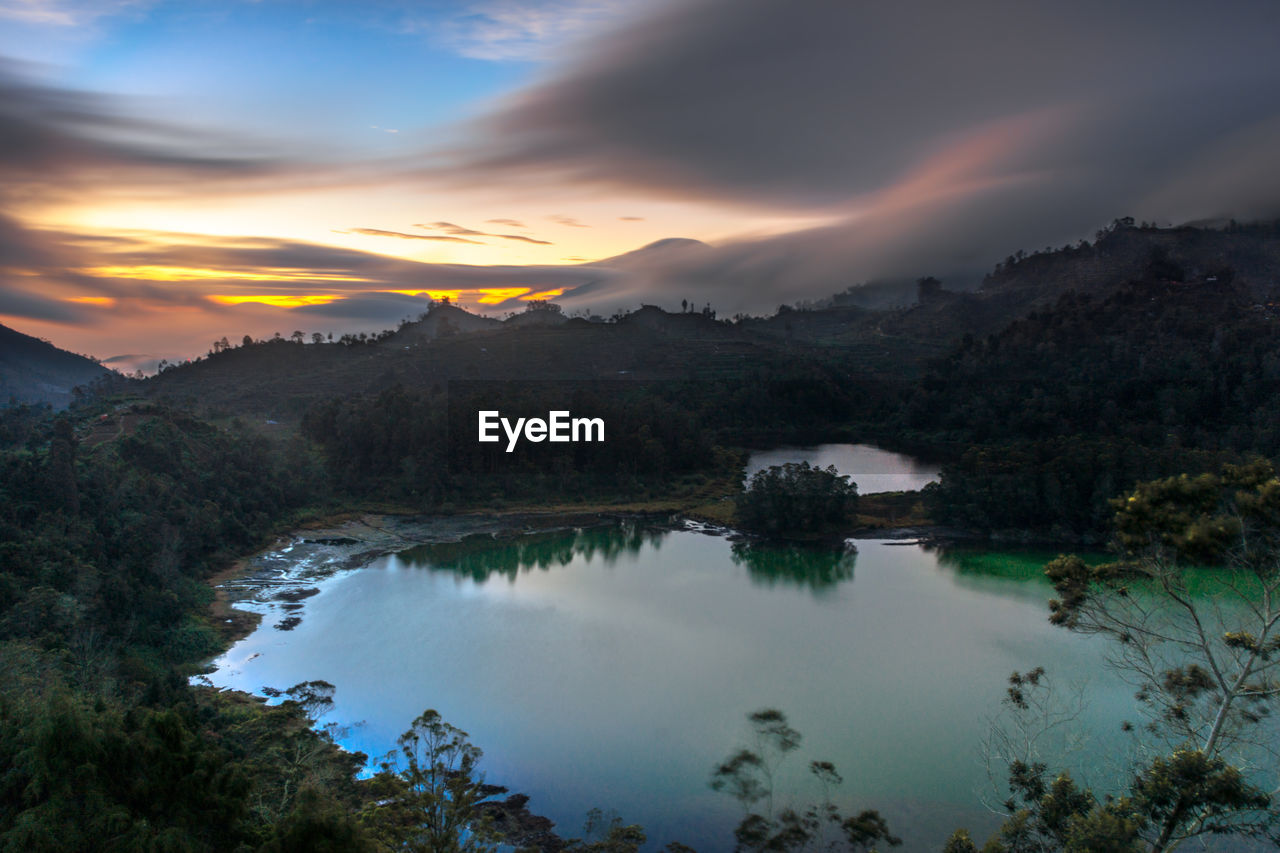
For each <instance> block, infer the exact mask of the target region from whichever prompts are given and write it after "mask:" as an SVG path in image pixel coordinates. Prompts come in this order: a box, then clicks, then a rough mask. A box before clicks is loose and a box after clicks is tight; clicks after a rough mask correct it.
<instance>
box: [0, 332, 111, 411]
mask: <svg viewBox="0 0 1280 853" xmlns="http://www.w3.org/2000/svg"><path fill="white" fill-rule="evenodd" d="M110 372H111V371H109V370H108V369H107V368H105V367H103V366H102V365H101V364H98V363H97V362H96V361H93V360H91V359H88V358H85V357H84V356H82V355H76V354H75V353H72V352H67V351H66V350H62V349H58V348H57V347H55V346H54V345H53V344H51V343H49V342H48V341H42V340H40V339H39V338H33V337H31V336H30V335H24V334H22V333H21V332H18V331H15V330H13V329H10V328H9V327H8V326H0V406H3V405H7V404H8V403H9V402H10V401H14V402H18V403H48V404H49V405H51V406H53V407H54V408H55V409H61V408H65V407H66V406H67V405H68V404H69V403H70V402H71V398H72V389H73V388H75V387H76V386H79V385H88V384H89V383H90V382H92V381H93V380H95V379H97V378H99V377H101V376H105V375H106V374H108V373H110Z"/></svg>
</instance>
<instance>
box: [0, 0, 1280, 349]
mask: <svg viewBox="0 0 1280 853" xmlns="http://www.w3.org/2000/svg"><path fill="white" fill-rule="evenodd" d="M1228 2H1232V3H1235V2H1240V3H1242V9H1241V11H1240V14H1223V13H1222V12H1221V10H1220V9H1211V8H1209V7H1208V6H1207V5H1206V6H1203V7H1200V6H1196V5H1194V4H1192V5H1190V6H1187V7H1185V8H1183V7H1178V8H1177V9H1170V8H1167V6H1166V5H1158V4H1155V3H1154V0H1139V2H1138V3H1137V5H1136V6H1135V7H1133V8H1129V9H1127V10H1126V11H1124V12H1123V13H1119V12H1114V11H1111V10H1109V9H1104V8H1102V7H1098V8H1093V7H1091V6H1090V7H1089V8H1083V9H1079V10H1077V13H1076V14H1073V15H1069V16H1064V15H1061V14H1059V13H1057V12H1055V11H1053V10H1050V9H1047V8H1045V7H1042V6H1041V5H1039V4H1011V5H1010V6H1009V7H1008V8H1006V7H1004V6H1001V7H1000V9H999V10H998V13H997V14H996V18H997V19H999V20H1001V21H1003V22H1004V24H1003V26H1004V29H999V30H997V29H991V28H987V27H983V26H982V25H981V24H980V23H979V20H980V19H979V16H975V15H972V14H965V13H964V12H962V11H960V10H959V9H958V8H955V7H952V6H949V5H947V4H941V3H924V4H923V5H921V6H920V7H919V8H916V4H914V3H908V4H888V5H883V4H871V5H867V4H828V3H821V2H814V3H812V4H810V5H807V6H805V9H804V14H795V13H794V12H789V11H786V10H784V9H783V7H781V6H779V5H777V4H770V3H768V2H763V0H705V2H703V1H702V0H700V2H696V3H695V2H689V0H672V2H669V3H667V2H664V3H655V4H627V3H621V2H619V3H616V4H615V3H614V2H605V3H599V2H597V0H563V2H561V0H555V2H551V0H501V2H492V3H490V2H488V0H485V2H481V3H473V2H469V0H467V2H464V0H442V1H441V2H439V3H429V4H411V7H412V8H411V7H410V6H404V5H403V4H376V3H375V4H362V5H359V6H356V5H352V4H348V3H343V2H337V0H317V2H314V3H307V4H302V5H296V4H260V3H233V4H230V5H226V6H224V5H222V4H203V3H195V4H191V3H177V2H173V0H143V2H129V3H99V2H96V1H95V2H90V0H57V2H53V1H52V0H39V2H35V0H32V2H27V3H22V4H19V6H21V7H22V8H23V9H25V10H26V11H25V12H24V13H23V14H20V15H18V16H17V17H13V16H9V17H7V18H6V19H5V26H4V27H3V28H0V61H2V60H4V59H5V58H6V57H7V58H8V59H9V60H10V62H8V63H7V64H0V87H2V88H4V91H5V93H6V94H5V97H4V99H3V101H2V102H0V132H2V134H0V135H2V136H3V138H4V139H5V140H12V144H10V145H8V146H7V147H5V146H0V147H2V148H4V150H3V151H0V205H2V207H0V274H2V276H0V282H3V284H2V286H0V323H2V324H4V325H8V326H12V327H14V328H17V329H19V330H23V331H28V332H30V333H34V334H39V335H41V336H43V337H47V338H48V339H49V340H51V341H53V342H54V343H55V344H57V345H59V346H63V347H67V348H70V349H72V350H76V351H80V352H90V353H91V354H93V355H95V356H98V357H100V358H104V359H107V358H111V357H113V356H116V355H120V354H130V355H133V354H136V353H134V350H136V349H137V348H138V346H139V345H138V342H139V341H151V342H152V343H153V344H154V348H155V349H156V350H162V352H157V353H150V354H149V355H148V358H150V357H151V356H155V357H156V358H158V357H159V356H160V355H163V356H164V357H165V358H167V359H169V360H170V361H172V360H174V359H176V358H190V357H193V356H195V355H199V354H200V353H202V352H204V351H205V349H206V342H207V341H208V340H214V339H220V338H221V337H223V336H224V335H230V336H234V337H237V338H238V337H240V336H241V335H242V334H243V333H244V332H245V331H251V332H253V333H254V334H258V333H259V332H261V331H262V330H264V329H265V330H267V332H268V333H270V332H273V331H275V328H276V327H277V326H279V327H285V326H288V327H291V328H298V327H299V326H308V324H310V327H315V326H321V327H323V328H324V329H325V331H326V333H328V332H329V331H334V332H337V333H339V334H341V333H359V332H366V333H376V332H378V331H382V330H384V329H388V328H394V327H395V326H396V325H397V324H399V323H401V322H403V321H405V320H406V319H408V318H415V317H417V316H420V315H421V314H422V313H423V312H424V311H426V310H427V309H428V308H429V307H430V303H431V301H432V300H440V299H445V298H448V299H450V300H451V301H454V302H458V303H460V304H463V305H465V306H467V307H468V308H469V309H470V310H475V311H479V312H482V313H488V314H490V315H493V316H501V315H503V314H506V313H509V312H511V311H513V310H519V309H520V307H521V306H522V303H523V302H527V301H530V300H554V301H555V302H556V303H557V304H558V305H560V306H562V307H563V308H564V309H565V310H566V311H571V312H573V311H582V312H585V313H588V314H601V315H605V316H609V315H612V314H614V313H615V312H617V311H619V310H630V309H634V308H636V307H638V306H639V305H641V304H653V305H660V306H663V307H665V308H668V309H679V308H680V306H681V305H682V304H694V305H697V306H699V307H704V306H708V305H709V306H711V307H712V308H714V309H715V310H716V311H718V312H719V313H720V315H721V316H732V315H733V314H736V313H749V314H758V313H761V312H766V311H773V310H776V308H777V306H778V305H779V304H795V303H797V302H811V301H817V300H822V299H826V298H830V297H831V295H832V294H834V293H839V292H841V291H844V290H845V289H846V288H849V287H850V286H859V285H861V284H865V283H868V282H875V281H883V280H904V279H906V280H914V278H916V277H919V276H922V275H935V276H937V277H939V278H940V279H941V280H943V281H944V283H946V284H947V285H948V286H949V287H958V288H961V289H964V288H966V287H976V286H978V284H979V283H980V282H981V280H982V276H983V275H985V274H986V272H988V271H989V270H990V269H991V268H992V265H993V264H994V263H996V262H997V261H1000V260H1001V259H1003V258H1004V257H1005V255H1006V254H1008V252H1009V251H1012V250H1015V249H1016V248H1018V247H1022V248H1024V249H1028V250H1034V249H1038V248H1040V247H1042V246H1045V245H1062V243H1063V242H1064V241H1075V240H1078V239H1081V238H1086V239H1087V238H1089V237H1091V236H1092V234H1093V233H1094V231H1095V230H1096V229H1097V228H1098V227H1100V226H1103V225H1105V224H1106V223H1107V222H1109V221H1111V220H1112V219H1113V218H1115V217H1117V216H1125V215H1131V216H1134V217H1136V218H1137V219H1139V220H1143V219H1148V220H1151V221H1153V222H1161V223H1176V222H1179V221H1183V222H1185V221H1194V220H1197V219H1200V218H1206V219H1213V218H1224V217H1236V218H1238V219H1241V220H1248V219H1249V218H1251V217H1252V218H1256V217H1258V216H1264V215H1268V212H1269V211H1272V210H1273V208H1274V205H1273V204H1272V198H1273V197H1274V195H1275V192H1276V191H1280V190H1276V186H1277V185H1276V178H1275V169H1274V151H1275V149H1276V142H1277V139H1280V136H1278V135H1277V133H1278V131H1277V128H1278V127H1280V125H1277V124H1276V117H1275V109H1274V104H1273V103H1272V101H1271V100H1268V98H1267V97H1262V96H1261V95H1260V94H1258V93H1266V92H1274V91H1277V86H1278V85H1280V73H1277V70H1276V68H1275V63H1274V61H1273V60H1272V59H1269V58H1270V57H1274V56H1275V55H1277V51H1276V45H1275V43H1274V42H1275V39H1276V36H1275V31H1276V28H1274V27H1268V26H1261V25H1257V24H1256V23H1250V22H1251V21H1255V20H1256V19H1257V17H1258V15H1257V13H1256V10H1255V9H1252V8H1249V2H1250V0H1228ZM0 5H2V3H0ZM27 7H30V8H29V9H28V8H27ZM588 7H590V8H591V9H592V10H593V11H592V12H591V15H590V16H589V17H590V19H591V21H592V24H591V28H590V29H589V30H580V29H578V28H577V24H572V25H570V24H567V23H566V22H574V21H578V20H579V18H578V16H579V15H580V14H581V13H582V12H583V10H584V9H585V8H588ZM1148 7H1149V8H1148ZM52 9H56V10H57V13H56V14H52V13H50V14H45V13H44V12H41V13H40V14H36V13H35V12H33V11H32V10H46V11H47V10H52ZM1151 14H1155V15H1157V17H1158V20H1159V22H1160V23H1159V27H1158V30H1159V32H1158V33H1153V32H1152V31H1151V17H1150V15H1151ZM0 17H4V15H3V12H2V11H0ZM562 25H563V26H562ZM904 31H911V32H915V33H917V35H918V39H917V40H916V41H915V42H913V43H915V44H917V45H918V46H919V48H920V60H919V62H917V63H915V64H909V65H905V66H904V65H902V63H901V60H900V56H899V54H898V53H897V52H896V48H894V47H893V46H894V45H895V44H897V41H896V36H895V34H897V33H900V32H904ZM676 32H678V33H681V34H682V35H681V37H680V38H679V39H670V38H667V37H666V36H663V35H660V34H664V33H676ZM568 33H574V36H573V37H569V36H568V35H567V34H568ZM1010 33H1016V34H1017V35H1016V37H1010V36H1009V34H1010ZM1062 44H1079V45H1085V46H1091V47H1090V48H1089V50H1088V52H1087V53H1086V54H1085V55H1087V56H1089V57H1090V59H1089V61H1087V62H1084V61H1081V59H1080V54H1075V53H1072V52H1070V51H1063V50H1061V49H1060V48H1061V45H1062ZM855 48H856V49H855ZM762 57H768V61H761V58H762ZM1224 57H1226V58H1224ZM24 62H29V63H32V64H29V65H24V64H23V63H24ZM1011 69H1017V72H1016V73H1015V72H1013V71H1012V70H1011ZM944 79H945V80H946V81H947V84H946V85H939V83H938V81H939V80H944ZM424 81H448V84H447V85H431V84H429V83H425V82H424ZM1117 81H1123V82H1124V84H1123V85H1117ZM743 92H749V93H750V97H743V96H742V93H743ZM1251 93H1252V94H1251ZM1115 140H1126V142H1125V144H1124V145H1117V144H1115ZM241 290H243V291H246V292H243V293H242V292H238V291H241ZM161 340H163V341H164V343H163V344H161V343H160V341H161Z"/></svg>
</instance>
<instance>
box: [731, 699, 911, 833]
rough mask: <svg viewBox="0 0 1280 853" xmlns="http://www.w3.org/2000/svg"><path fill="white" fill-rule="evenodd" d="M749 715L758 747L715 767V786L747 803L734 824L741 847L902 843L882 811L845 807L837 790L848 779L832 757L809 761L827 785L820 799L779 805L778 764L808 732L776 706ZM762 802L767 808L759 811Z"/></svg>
mask: <svg viewBox="0 0 1280 853" xmlns="http://www.w3.org/2000/svg"><path fill="white" fill-rule="evenodd" d="M747 721H748V723H749V724H750V726H751V736H752V737H751V739H752V741H753V743H752V748H742V749H739V750H737V751H736V752H734V753H733V754H732V755H730V756H729V757H728V758H727V759H725V761H723V762H721V763H720V764H719V765H718V766H717V767H716V768H715V769H714V770H713V771H712V773H711V789H712V790H714V791H720V792H722V793H726V794H728V795H729V796H731V797H733V798H734V799H735V800H737V801H738V803H739V804H740V805H741V806H742V810H743V818H742V821H741V822H740V823H739V824H738V827H737V829H735V830H734V839H735V841H736V845H735V848H734V849H735V850H738V851H744V850H757V851H792V850H808V849H833V850H836V849H844V850H851V851H859V850H861V851H866V850H871V849H873V848H874V845H876V844H877V843H884V844H887V845H889V846H890V847H896V846H898V845H899V844H901V843H902V842H901V840H900V839H898V838H895V837H894V836H893V835H892V834H891V833H890V832H889V827H888V824H886V823H885V821H884V819H883V818H881V817H880V815H879V813H878V812H875V811H873V810H870V809H868V810H864V811H862V812H859V813H858V814H856V815H853V816H851V817H845V816H844V815H842V814H841V813H840V810H839V808H838V807H837V806H836V805H835V803H834V802H833V801H832V794H833V792H834V790H835V788H837V787H838V786H839V785H840V784H841V782H843V781H844V780H843V779H842V778H841V776H840V774H839V773H838V772H836V768H835V766H834V765H833V764H832V763H831V762H829V761H812V762H810V763H809V774H810V776H811V777H812V778H813V779H814V780H815V782H816V783H817V785H818V786H819V788H820V789H821V797H820V799H819V800H818V801H817V802H814V803H812V804H810V805H808V806H806V807H803V808H793V807H784V808H780V809H776V810H775V802H774V798H775V795H776V794H777V793H778V792H777V791H776V785H777V774H778V769H779V767H780V766H781V765H782V763H783V761H784V760H785V759H786V758H787V756H788V755H789V754H790V753H792V752H794V751H795V750H797V749H798V748H799V747H800V742H801V740H802V737H801V735H800V733H799V732H798V731H796V730H795V729H793V728H792V727H791V725H790V724H789V723H788V722H787V718H786V715H784V714H783V713H782V712H781V711H778V710H776V709H773V708H764V709H761V710H759V711H755V712H753V713H751V714H748V715H747ZM759 805H763V808H761V809H759V810H758V811H757V810H756V809H757V806H759ZM832 836H834V838H833V837H832Z"/></svg>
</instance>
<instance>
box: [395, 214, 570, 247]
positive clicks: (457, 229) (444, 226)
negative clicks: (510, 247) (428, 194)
mask: <svg viewBox="0 0 1280 853" xmlns="http://www.w3.org/2000/svg"><path fill="white" fill-rule="evenodd" d="M489 221H490V222H500V223H503V224H512V223H513V222H514V220H511V219H490V220H489ZM514 224H515V225H516V227H519V228H523V227H524V226H523V225H520V223H518V222H514ZM413 227H414V228H426V229H428V230H430V229H433V228H434V229H437V230H440V231H444V232H446V233H448V234H469V235H473V236H476V237H497V238H499V239H502V240H518V241H520V242H521V243H533V244H535V245H538V246H551V245H554V244H553V243H551V242H550V241H548V240H535V239H534V238H532V237H525V236H523V235H521V234H490V233H489V232H487V231H476V230H474V229H472V228H465V227H463V226H461V225H455V224H454V223H452V222H433V223H431V224H430V225H415V226H413ZM402 236H405V237H410V236H413V235H410V234H405V235H402ZM423 239H434V240H450V239H453V238H451V237H427V238H423ZM458 242H461V243H474V242H475V241H474V240H459V241H458Z"/></svg>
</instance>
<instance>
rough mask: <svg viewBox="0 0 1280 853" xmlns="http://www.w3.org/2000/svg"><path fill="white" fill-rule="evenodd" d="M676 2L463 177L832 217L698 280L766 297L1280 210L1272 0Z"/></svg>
mask: <svg viewBox="0 0 1280 853" xmlns="http://www.w3.org/2000/svg"><path fill="white" fill-rule="evenodd" d="M654 8H655V11H653V12H652V13H650V15H649V16H648V18H647V19H643V20H639V21H635V22H632V23H630V24H628V25H627V26H625V27H623V28H621V29H619V30H617V31H616V32H614V33H613V34H611V35H609V36H607V37H603V38H601V39H599V40H598V41H597V42H596V43H595V45H594V46H593V47H592V48H591V50H590V52H589V53H588V54H586V55H584V56H582V57H580V58H579V59H578V60H577V61H576V62H574V63H572V64H571V65H569V66H567V67H566V68H564V69H563V70H562V71H561V72H560V73H558V74H557V75H554V76H552V77H550V78H548V79H546V80H545V81H543V82H541V83H539V84H536V85H534V86H532V87H530V88H528V89H526V90H525V91H524V92H523V93H519V94H518V95H517V96H515V97H513V98H509V99H507V101H506V102H505V105H504V106H503V107H501V108H500V109H499V110H498V111H496V112H494V113H493V114H491V115H489V116H487V117H485V118H483V119H481V120H479V121H478V122H476V123H475V124H473V125H472V127H471V137H470V138H469V139H468V142H467V146H466V148H465V149H459V150H457V151H455V152H453V159H452V162H450V164H449V166H448V170H449V173H450V175H451V176H452V177H453V178H454V179H457V180H464V181H470V182H474V183H481V182H483V183H486V184H491V183H493V182H495V181H501V182H505V183H507V184H510V185H512V186H516V185H520V184H525V185H528V186H532V187H545V186H552V187H555V186H563V185H564V184H565V183H569V184H575V185H578V186H579V187H582V188H588V189H590V188H594V189H601V188H604V189H609V190H612V191H619V192H627V193H636V192H639V193H643V194H647V195H650V196H655V197H665V198H673V199H677V200H684V201H706V200H713V201H718V202H721V203H727V204H734V205H746V206H748V207H750V208H753V209H754V210H755V211H756V212H765V213H767V212H770V211H774V212H795V213H804V214H808V215H821V216H824V217H828V218H829V221H830V222H831V223H832V224H831V225H830V226H827V227H822V228H816V229H812V230H809V231H807V232H804V233H800V234H795V235H792V236H791V237H784V238H768V239H764V240H756V241H750V242H744V243H739V244H737V245H735V246H732V247H726V248H724V249H723V250H722V251H721V252H720V253H719V255H718V257H720V259H721V260H720V261H719V262H718V263H717V264H715V265H713V266H712V267H707V266H705V265H704V266H701V267H699V268H698V269H697V270H685V272H686V273H687V274H688V276H689V279H688V280H686V281H684V282H682V283H681V284H680V287H681V288H682V289H692V288H695V287H699V286H700V287H705V288H707V289H708V290H709V291H710V292H712V293H717V294H722V295H724V296H726V297H729V298H731V299H732V300H733V301H734V302H735V303H737V304H746V303H750V302H752V301H754V302H755V303H757V304H758V305H764V304H767V303H768V302H769V301H776V297H775V296H773V295H772V293H770V292H768V291H772V290H775V289H777V290H780V291H787V292H791V291H794V290H795V289H796V288H809V289H810V290H809V291H808V292H807V293H804V294H801V295H818V290H817V289H823V288H829V287H831V286H833V285H836V286H840V287H843V286H846V285H847V284H850V283H853V282H856V281H858V280H862V279H866V278H871V277H873V276H878V275H885V274H889V273H890V272H892V271H894V270H897V269H899V268H900V267H902V266H903V265H904V264H908V263H913V264H914V267H913V268H912V269H909V270H904V272H906V273H907V274H919V273H923V272H928V271H932V270H937V271H946V270H961V269H963V270H973V269H984V268H989V266H990V264H991V263H992V262H994V261H995V260H996V259H998V258H1000V257H1003V256H1004V255H1005V254H1007V253H1008V252H1010V251H1012V250H1014V249H1017V248H1035V247H1041V246H1044V245H1046V244H1050V243H1052V244H1055V245H1057V244H1061V243H1062V242H1065V241H1066V240H1069V239H1073V238H1076V237H1080V236H1086V235H1090V234H1092V232H1093V231H1094V230H1095V229H1096V228H1097V227H1099V226H1100V225H1103V224H1105V223H1106V222H1109V221H1110V220H1111V219H1113V218H1115V217H1117V216H1123V215H1132V216H1136V217H1137V218H1139V219H1151V220H1161V221H1175V222H1176V221H1182V220H1187V219H1195V218H1202V217H1214V216H1224V215H1226V216H1235V217H1237V218H1241V219H1247V218H1253V217H1262V216H1270V215H1275V214H1276V213H1280V170H1277V169H1276V168H1275V154H1274V152H1275V151H1276V150H1277V143H1278V142H1280V4H1276V3H1274V2H1272V0H1225V2H1222V3H1215V4H1208V3H1168V2H1164V0H1134V2H1130V3H1123V4H1116V3H1112V2H1108V1H1107V0H1081V2H1078V3H1073V4H1070V5H1062V4H1044V3H1026V2H1023V0H980V2H978V3H951V2H945V0H903V2H898V3H852V2H850V3H839V2H830V0H798V2H795V3H785V4H783V3H777V2H774V0H686V2H674V3H666V4H661V5H655V7H654ZM442 171H443V170H442ZM564 224H568V223H564ZM913 258H914V260H913ZM938 265H943V266H938ZM730 273H733V274H737V273H743V274H744V275H743V278H741V279H739V280H738V281H737V283H736V284H733V283H731V282H729V281H727V280H722V279H720V278H718V277H717V276H718V275H721V274H726V275H727V274H730ZM671 282H672V279H670V278H669V279H666V280H665V286H670V285H671ZM653 286H655V287H656V286H664V285H663V283H662V282H659V281H658V280H657V278H655V283H654V285H653ZM749 288H750V289H756V288H760V289H763V290H762V292H760V293H752V292H749V290H748V289H749Z"/></svg>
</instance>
